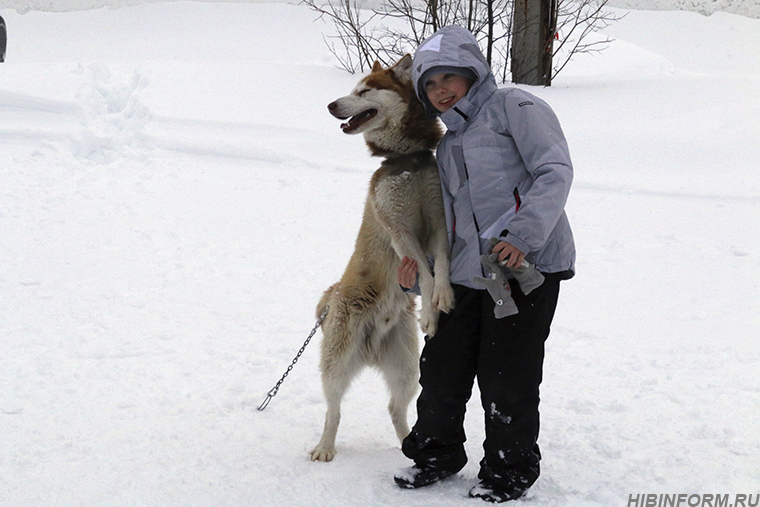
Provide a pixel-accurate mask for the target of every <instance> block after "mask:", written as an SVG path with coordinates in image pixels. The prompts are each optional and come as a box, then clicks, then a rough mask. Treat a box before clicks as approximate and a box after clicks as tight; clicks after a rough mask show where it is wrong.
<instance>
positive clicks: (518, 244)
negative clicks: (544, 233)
mask: <svg viewBox="0 0 760 507" xmlns="http://www.w3.org/2000/svg"><path fill="white" fill-rule="evenodd" d="M499 239H501V240H502V241H506V242H507V243H509V244H510V245H512V246H513V247H515V248H517V249H518V250H520V251H521V252H522V253H524V254H525V255H528V254H529V253H530V247H529V246H528V244H527V243H526V242H525V241H523V240H521V239H520V238H518V237H517V236H515V235H514V234H512V233H507V235H506V236H505V237H500V238H499Z"/></svg>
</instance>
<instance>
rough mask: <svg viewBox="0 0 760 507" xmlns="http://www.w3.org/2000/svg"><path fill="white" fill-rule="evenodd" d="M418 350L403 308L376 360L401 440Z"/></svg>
mask: <svg viewBox="0 0 760 507" xmlns="http://www.w3.org/2000/svg"><path fill="white" fill-rule="evenodd" d="M419 354H420V351H419V345H418V338H417V325H416V323H415V318H414V315H413V314H412V313H411V312H408V313H407V312H404V313H403V315H402V316H401V319H400V321H399V322H398V324H397V325H396V326H395V327H394V328H393V329H391V330H390V331H389V333H388V335H387V336H386V337H385V339H384V340H383V348H382V350H381V353H380V355H379V357H378V360H377V367H378V369H379V370H380V372H381V373H382V375H383V379H384V380H385V383H386V385H387V386H388V390H389V391H390V393H391V400H390V403H389V404H388V411H389V412H390V415H391V422H393V427H394V428H395V430H396V435H397V436H398V438H399V440H400V441H402V440H403V439H404V438H405V437H406V436H407V435H408V434H409V424H408V422H407V411H408V409H409V404H410V403H411V401H412V399H413V398H414V396H415V394H416V393H417V380H418V379H419Z"/></svg>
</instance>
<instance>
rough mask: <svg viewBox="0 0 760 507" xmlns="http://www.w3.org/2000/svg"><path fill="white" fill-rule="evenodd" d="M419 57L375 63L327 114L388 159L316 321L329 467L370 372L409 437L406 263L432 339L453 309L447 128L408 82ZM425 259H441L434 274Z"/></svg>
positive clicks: (411, 383) (320, 451) (413, 345)
mask: <svg viewBox="0 0 760 507" xmlns="http://www.w3.org/2000/svg"><path fill="white" fill-rule="evenodd" d="M411 68H412V58H411V56H409V55H406V56H404V57H403V58H402V59H401V60H399V61H398V62H397V63H396V64H395V65H393V66H391V67H389V68H387V69H384V68H383V66H382V65H381V64H380V63H379V62H375V64H374V65H373V67H372V70H371V72H370V73H369V74H368V75H367V76H365V77H364V78H363V79H362V80H360V81H359V84H358V85H357V86H356V88H354V90H353V92H352V93H351V94H350V95H348V96H346V97H342V98H340V99H338V100H336V101H335V102H332V103H330V104H329V105H328V106H327V107H328V110H329V112H330V113H331V114H332V115H333V116H335V117H336V118H338V119H341V120H348V121H347V122H346V123H343V124H342V125H341V129H342V130H343V132H345V133H346V134H354V135H355V134H363V135H364V140H365V143H366V144H367V146H368V147H369V150H370V153H371V154H372V155H373V156H378V157H383V158H384V160H383V162H382V164H381V166H380V168H379V169H377V171H375V173H374V174H373V175H372V179H371V180H370V188H369V193H368V195H367V200H366V204H365V207H364V217H363V219H362V224H361V227H360V229H359V234H358V237H357V238H356V246H355V250H354V253H353V255H352V256H351V259H350V261H349V263H348V266H347V267H346V270H345V272H344V273H343V276H342V277H341V279H340V281H339V282H338V283H336V284H334V285H332V286H331V287H330V288H328V289H327V290H326V291H325V292H324V295H323V296H322V299H321V300H320V302H319V304H318V305H317V316H321V315H322V314H323V312H324V310H325V308H328V307H329V308H328V312H327V315H326V317H325V319H324V321H323V323H322V334H323V339H322V346H321V360H320V369H321V371H322V388H323V391H324V394H325V398H326V400H327V414H326V416H325V426H324V432H323V433H322V438H321V440H320V441H319V443H318V444H317V446H316V447H315V448H314V449H313V450H312V451H311V452H310V455H311V459H312V461H331V460H332V459H333V457H334V456H335V436H336V433H337V431H338V424H339V422H340V405H341V400H342V398H343V395H344V394H345V392H346V390H347V389H348V387H349V385H350V384H351V381H352V380H353V379H354V378H355V377H356V375H357V374H358V373H359V372H360V371H361V370H362V369H363V368H364V367H365V366H373V367H376V368H377V369H378V370H380V372H381V374H382V376H383V378H384V380H385V383H386V385H387V386H388V389H389V390H390V394H391V399H390V404H389V405H388V410H389V412H390V415H391V421H392V422H393V426H394V428H395V430H396V434H397V436H398V438H399V440H403V438H404V437H406V436H407V435H408V434H409V425H408V424H407V420H406V416H407V409H408V407H409V403H410V402H411V401H412V398H413V397H414V395H415V393H416V391H417V379H418V377H419V364H418V362H419V343H418V332H417V326H416V322H415V321H416V317H415V299H414V294H413V293H407V292H405V291H403V290H402V289H401V286H400V285H399V283H398V266H399V264H400V262H401V259H402V258H403V257H404V256H407V257H409V258H410V259H414V260H415V261H416V262H417V266H418V270H419V288H420V293H421V296H422V301H421V310H420V321H419V324H420V327H421V329H422V332H423V333H425V334H426V335H429V336H432V335H434V334H435V331H436V327H437V324H438V315H439V312H440V311H443V312H448V311H450V310H451V309H452V308H453V305H454V293H453V290H452V288H451V285H450V283H449V264H450V256H449V241H448V233H447V230H446V219H445V216H444V211H443V198H442V196H441V185H440V179H439V176H438V166H437V164H436V161H435V157H434V156H433V153H432V150H433V149H435V147H436V146H437V144H438V141H439V140H440V138H441V127H440V126H439V124H438V123H437V121H436V120H435V119H434V118H430V117H428V115H427V114H426V113H425V111H424V109H423V106H422V104H421V103H420V102H419V101H418V100H417V97H416V96H415V94H414V89H413V87H412V82H411ZM428 256H430V257H432V258H433V259H434V265H433V267H432V269H431V268H430V265H429V262H428Z"/></svg>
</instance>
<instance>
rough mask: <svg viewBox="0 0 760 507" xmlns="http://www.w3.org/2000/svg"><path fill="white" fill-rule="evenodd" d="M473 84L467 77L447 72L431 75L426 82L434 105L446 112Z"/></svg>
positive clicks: (429, 96)
mask: <svg viewBox="0 0 760 507" xmlns="http://www.w3.org/2000/svg"><path fill="white" fill-rule="evenodd" d="M471 85H472V81H470V80H469V79H467V78H466V77H464V76H460V75H459V74H454V73H451V72H446V73H442V74H435V75H433V76H431V77H430V78H429V79H428V80H427V81H426V82H425V91H426V92H427V96H428V100H430V103H431V104H432V105H433V107H434V108H436V109H437V110H438V111H440V112H442V113H444V112H446V111H448V110H449V108H451V107H452V106H453V105H454V104H456V103H457V102H459V99H461V98H462V97H464V96H465V95H467V92H468V91H469V90H470V86H471Z"/></svg>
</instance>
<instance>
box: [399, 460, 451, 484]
mask: <svg viewBox="0 0 760 507" xmlns="http://www.w3.org/2000/svg"><path fill="white" fill-rule="evenodd" d="M457 472H458V470H448V469H443V468H436V467H434V466H430V465H425V466H418V465H414V466H411V467H409V468H405V469H403V470H401V471H400V472H398V473H397V474H396V475H395V476H393V480H394V481H396V484H398V486H399V487H400V488H404V489H416V488H423V487H425V486H430V485H431V484H433V483H434V482H438V481H440V480H441V479H445V478H446V477H448V476H450V475H454V474H455V473H457Z"/></svg>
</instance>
